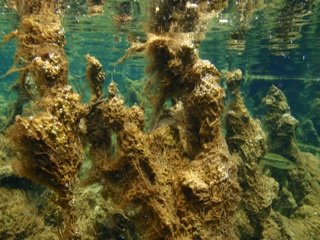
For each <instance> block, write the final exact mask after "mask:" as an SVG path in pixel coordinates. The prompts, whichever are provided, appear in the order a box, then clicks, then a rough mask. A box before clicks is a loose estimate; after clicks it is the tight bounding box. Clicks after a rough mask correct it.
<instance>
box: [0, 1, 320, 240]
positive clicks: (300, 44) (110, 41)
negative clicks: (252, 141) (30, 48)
mask: <svg viewBox="0 0 320 240" xmlns="http://www.w3.org/2000/svg"><path fill="white" fill-rule="evenodd" d="M190 2H197V1H190ZM209 2H210V1H209ZM120 4H123V5H121V6H122V8H119V6H120ZM129 5H130V12H131V14H132V16H133V19H132V21H128V22H118V21H116V20H115V19H114V18H115V16H116V15H117V14H119V11H121V9H122V10H123V8H125V7H123V6H129ZM148 7H149V5H148V1H143V0H140V1H138V0H132V1H116V0H110V1H107V2H106V3H105V4H104V13H103V14H102V15H98V16H91V15H89V14H88V12H87V4H86V2H85V1H66V4H65V5H64V21H63V27H64V30H65V32H66V35H65V37H66V41H67V45H66V46H65V47H64V50H65V52H66V55H67V60H68V62H69V75H68V79H69V83H70V84H71V85H72V87H73V89H74V90H75V91H76V92H77V93H79V94H81V96H82V94H83V96H82V97H83V99H82V101H83V102H85V103H87V102H88V101H89V98H90V89H89V88H88V81H86V76H85V74H86V67H87V65H86V64H87V63H86V60H85V56H86V54H90V55H91V56H94V57H96V58H97V59H99V61H100V62H101V64H102V66H103V70H104V72H105V74H106V80H105V83H104V91H105V92H106V91H107V86H108V85H109V84H110V83H111V82H113V81H114V82H116V83H117V84H118V88H119V92H120V94H121V95H122V96H123V98H124V99H125V100H126V102H127V105H129V106H132V105H133V104H134V103H135V102H134V101H139V99H135V98H134V99H133V100H132V99H131V98H130V95H129V92H130V91H129V88H130V87H131V86H133V85H134V84H133V83H140V85H139V84H137V85H135V87H136V90H137V91H138V92H139V93H141V94H143V93H144V90H143V84H144V83H145V82H146V79H147V76H146V74H145V67H146V65H147V64H148V59H145V57H144V56H143V55H134V56H132V57H130V58H128V59H126V60H125V61H124V62H122V63H120V64H116V63H117V61H118V60H119V59H120V58H121V57H122V56H124V55H125V53H126V50H127V49H128V48H129V47H130V46H131V44H132V42H133V41H141V42H145V41H146V40H147V36H146V28H147V23H148V21H149V19H150V13H149V12H148ZM18 26H19V17H18V15H17V13H16V12H15V11H14V10H13V9H11V8H10V7H8V1H5V0H0V38H4V37H5V36H6V35H8V34H9V33H10V32H12V31H14V30H15V29H17V28H18ZM201 27H203V28H204V29H203V30H204V31H203V32H204V36H203V40H202V41H201V42H199V46H198V49H197V51H198V52H199V56H200V58H201V59H205V60H209V61H210V62H211V63H212V64H214V65H215V66H216V67H217V69H218V71H219V72H220V73H222V80H221V85H222V87H223V88H224V89H225V90H226V92H227V86H226V77H225V73H226V72H227V71H233V70H235V69H238V68H239V69H241V71H242V73H243V80H242V83H241V92H242V95H243V97H244V102H245V104H246V107H247V108H248V110H249V112H250V114H251V115H252V116H253V117H254V118H257V119H259V120H260V121H261V122H262V125H263V129H264V130H265V132H266V134H267V131H266V127H265V126H264V125H265V119H264V116H265V114H266V113H265V110H262V106H261V105H262V104H261V102H262V101H263V99H264V98H265V97H266V95H267V93H268V91H269V89H270V87H271V86H273V85H274V86H276V87H277V88H279V89H280V90H281V91H282V92H283V93H284V95H285V96H286V98H287V102H288V105H289V106H290V111H291V115H292V116H293V117H294V118H296V119H297V120H298V122H299V124H298V126H297V129H295V132H294V134H293V135H294V137H295V138H296V143H297V146H299V148H300V151H301V152H303V153H302V155H300V156H302V157H301V158H302V159H303V160H301V162H299V161H298V163H297V164H296V163H295V164H293V165H292V166H291V165H290V168H289V167H283V166H284V165H285V161H291V160H290V159H289V160H288V159H286V158H284V157H283V156H280V157H278V158H277V157H274V156H275V155H273V157H274V158H273V159H272V163H270V162H269V165H268V159H267V158H266V160H264V166H262V167H261V172H263V174H264V175H265V176H268V177H270V178H274V179H275V181H276V182H277V183H278V184H279V194H278V195H277V197H274V202H273V203H272V205H271V206H270V208H269V210H270V209H271V208H272V210H270V211H271V212H272V213H270V215H271V216H272V217H271V218H272V219H273V220H274V222H277V221H278V222H280V223H279V225H278V226H277V227H278V228H280V227H282V228H281V229H282V233H283V235H282V236H281V237H282V238H278V237H279V236H277V235H275V237H274V238H268V239H291V240H299V239H302V238H301V236H303V237H305V238H304V239H306V240H309V239H310V240H313V239H316V240H318V239H320V237H319V235H317V234H318V233H319V232H320V231H319V229H320V226H319V225H317V224H318V223H319V224H320V220H317V219H319V215H320V212H319V211H320V206H319V205H320V203H319V199H320V196H319V195H317V193H320V191H319V189H320V187H319V185H320V175H318V174H319V173H320V169H319V167H320V159H319V158H320V137H319V136H320V1H319V0H312V1H311V0H309V1H308V0H305V1H304V0H301V1H298V0H278V1H276V0H265V1H250V0H249V1H238V0H230V1H228V6H226V7H225V8H224V10H223V11H222V12H221V13H219V14H218V15H217V16H215V17H214V18H212V19H211V20H210V21H209V23H208V25H206V26H201ZM16 43H17V40H16V39H13V40H11V41H9V42H6V43H4V44H3V46H2V48H1V50H0V108H1V111H0V114H1V123H2V124H1V128H2V129H1V142H0V143H3V144H4V147H2V148H1V149H0V150H1V154H2V158H1V161H0V168H1V167H2V165H3V166H7V165H8V163H9V162H10V160H11V159H10V156H11V155H10V154H12V153H11V152H10V150H8V149H7V147H6V145H5V143H6V140H4V139H3V135H4V134H5V131H6V128H5V127H6V125H5V124H4V123H5V122H6V119H7V118H8V116H10V114H11V113H10V108H12V104H13V102H14V101H15V99H16V97H17V96H16V94H15V93H12V92H11V91H10V90H9V86H10V85H11V84H12V83H13V82H14V81H15V80H16V79H18V77H19V73H12V74H9V75H6V72H7V71H8V70H9V69H10V68H11V67H12V66H13V64H14V58H15V53H16ZM137 86H138V87H141V88H137ZM229 99H230V95H227V98H226V104H225V105H227V100H229ZM138 103H139V104H141V102H138ZM169 106H170V104H169ZM223 117H224V116H223ZM223 117H222V118H221V121H222V122H223V121H224V119H223ZM147 120H148V119H147ZM226 131H227V129H224V132H226ZM113 137H114V136H113ZM6 144H7V143H6ZM114 151H115V150H114ZM8 152H9V153H8ZM86 154H89V153H86ZM281 159H285V160H283V162H282V163H281V162H279V161H281ZM270 161H271V160H270ZM277 161H278V162H277ZM240 164H241V163H239V166H240ZM277 164H278V165H277ZM281 164H282V165H281ZM277 166H278V167H277ZM85 167H86V168H89V167H87V166H85ZM2 169H4V170H2ZM7 169H8V168H1V171H0V188H1V189H2V190H3V192H5V191H7V189H9V190H12V192H11V193H10V194H12V196H18V197H17V199H18V198H19V199H20V198H21V199H24V198H23V197H25V193H21V192H19V191H20V190H21V189H23V190H25V192H26V195H27V197H26V199H29V198H31V199H32V198H35V197H36V198H37V199H38V198H39V199H42V200H43V199H46V197H47V195H48V194H47V193H43V192H44V190H43V189H42V188H40V189H38V188H37V187H34V185H33V183H32V182H30V181H29V180H25V179H23V180H17V178H18V177H17V176H15V175H14V176H11V175H10V174H11V172H10V171H9V170H7ZM239 169H240V170H242V169H241V167H239ZM6 171H9V173H8V172H6ZM83 171H85V170H83ZM290 171H291V172H290ZM295 171H297V172H295ZM298 171H300V172H298ZM288 172H289V173H288ZM117 177H118V176H117ZM300 178H301V179H302V180H301V182H299V181H300V180H297V179H300ZM241 180H243V179H241ZM20 181H22V183H21V182H20ZM99 181H100V183H101V184H103V183H104V181H106V180H105V179H99ZM13 182H18V183H17V185H15V184H13ZM241 187H242V188H243V189H244V190H245V189H246V187H247V186H246V185H245V184H243V185H241ZM34 188H35V189H36V190H34ZM302 188H303V191H304V193H305V192H306V194H305V195H307V194H310V196H311V197H310V198H307V197H306V198H307V200H305V199H303V197H301V196H300V195H299V194H300V193H299V191H300V189H302ZM4 189H5V190H4ZM288 189H289V190H288ZM200 190H201V189H200ZM313 190H314V192H316V194H315V193H314V192H313ZM91 191H92V195H91V196H90V199H89V200H88V202H89V203H90V202H91V203H92V202H93V203H92V204H93V205H94V203H97V202H98V201H101V202H102V201H106V199H104V200H102V197H101V194H100V192H99V191H100V189H99V188H98V187H97V189H90V190H88V192H90V193H91ZM8 194H9V193H8ZM83 194H86V193H83ZM312 194H313V195H312ZM305 195H304V196H305ZM10 196H11V195H10ZM308 196H309V195H308ZM270 198H272V197H270ZM26 199H24V200H21V202H20V200H19V201H17V202H14V203H13V202H12V206H11V205H10V207H12V209H14V210H15V211H16V212H20V211H21V209H20V208H18V207H16V206H17V205H19V204H21V206H24V204H25V205H26V206H27V205H28V204H27V203H25V201H26V202H27V200H26ZM1 201H3V202H0V210H1V211H2V213H3V216H5V215H6V214H7V215H8V216H9V215H10V214H9V213H8V212H6V211H5V210H3V209H4V208H7V205H5V204H4V201H8V202H10V200H8V199H7V200H1ZM95 201H96V202H95ZM88 202H85V204H88ZM314 202H316V203H317V202H318V203H317V204H314ZM10 203H11V202H10ZM103 204H106V205H107V203H106V202H103ZM286 204H287V206H288V208H284V207H283V205H286ZM308 204H309V205H308ZM37 205H39V206H40V207H39V209H40V208H41V210H39V209H37V208H36V206H37ZM44 205H45V204H44V203H43V202H37V203H36V204H35V206H33V205H32V208H30V209H27V211H26V216H23V217H24V218H23V219H26V218H27V216H28V214H30V215H37V214H38V213H39V212H41V214H43V215H44V216H45V217H43V218H44V219H45V220H44V221H45V223H46V224H45V225H46V227H48V228H50V227H52V226H53V227H56V225H57V222H58V220H52V219H54V218H55V217H53V215H54V213H52V212H50V211H53V212H54V207H52V206H49V207H48V206H44ZM97 206H98V204H97ZM136 206H137V205H134V204H132V205H130V206H129V207H128V209H129V210H131V211H132V212H134V211H138V210H136V209H138V207H136ZM2 208H3V209H2ZM42 208H46V209H47V208H48V209H49V210H48V209H47V211H48V212H43V209H42ZM105 208H107V207H105ZM96 209H98V207H96ZM99 209H101V208H99ZM128 209H127V208H126V209H125V210H124V211H129V210H128ZM97 211H98V210H97ZM105 211H106V212H107V211H109V209H108V210H105ZM0 213H1V212H0ZM117 214H119V216H120V217H119V216H118V215H117V216H118V217H119V218H121V216H122V215H121V214H124V213H121V214H120V213H117ZM238 214H239V216H240V217H239V216H238V221H239V222H237V224H238V225H237V227H238V229H240V230H239V231H240V232H241V231H243V234H238V235H239V236H240V237H239V238H240V239H243V240H245V239H252V240H256V239H265V238H263V234H262V235H260V236H259V237H257V236H254V234H253V233H252V232H254V230H252V229H249V227H248V228H246V226H245V224H244V223H245V221H249V220H248V219H245V220H244V221H243V222H244V223H243V222H242V223H241V221H240V220H239V219H241V216H242V215H241V214H242V213H241V211H239V212H238ZM277 214H279V215H277ZM312 214H313V215H312ZM280 215H281V217H279V216H280ZM10 216H12V215H10ZM282 217H283V219H285V220H283V219H282ZM290 217H291V218H292V219H294V220H292V222H294V221H295V220H296V219H297V220H296V222H295V223H294V224H296V225H294V226H295V228H297V229H299V226H300V225H303V222H304V220H305V219H312V220H310V226H311V227H310V229H312V231H313V232H312V231H311V230H310V231H311V232H312V233H310V235H308V234H306V233H305V232H303V231H302V232H303V234H305V235H303V234H302V235H301V233H299V231H297V232H295V231H294V230H292V229H291V228H290V227H288V226H289V225H290V224H292V222H290ZM88 218H89V217H88ZM115 218H116V217H115ZM57 219H58V217H57ZM279 219H281V221H280V220H279ZM288 219H289V220H288ZM314 219H315V220H314ZM1 220H3V218H1V217H0V239H1V236H9V235H6V233H3V232H1V227H2V226H5V224H4V223H2V222H1ZM18 221H19V218H18V217H16V216H15V217H12V224H13V225H14V224H19V223H18ZM126 221H129V220H128V219H127V218H125V219H120V220H119V222H117V218H116V220H115V219H113V218H112V219H111V220H110V219H105V220H103V221H102V223H103V224H102V225H103V226H102V227H101V226H100V228H99V230H101V228H102V229H103V231H104V232H103V231H102V230H101V231H102V232H103V233H101V234H100V235H99V237H96V238H95V237H92V238H90V239H128V240H129V239H144V238H139V235H138V234H135V233H133V232H134V230H132V229H131V228H130V230H128V229H129V225H130V224H131V222H130V223H127V222H126ZM252 221H254V220H252ZM34 222H36V221H34ZM274 222H273V223H274ZM308 223H309V222H308ZM1 224H2V225H1ZM100 224H101V222H100ZM126 224H128V226H127V225H126ZM299 224H300V225H299ZM7 225H8V224H7ZM7 225H6V226H7ZM35 225H36V224H35ZM111 225H112V226H113V225H116V226H115V228H117V229H118V228H119V226H120V227H121V226H122V225H125V227H124V228H123V229H125V228H126V227H127V228H128V229H125V230H123V231H122V230H119V229H118V230H117V231H115V233H113V232H112V231H111V230H110V229H109V228H111V227H110V226H111ZM130 226H131V225H130ZM308 226H309V225H308ZM82 227H83V226H82ZM270 228H271V227H270ZM30 229H32V227H30V226H28V231H30V232H32V230H30ZM35 229H36V228H35ZM283 229H284V230H283ZM288 229H290V231H292V232H290V231H289V230H288ZM301 229H303V227H301ZM25 231H26V232H27V230H25ZM92 231H93V230H92ZM97 231H98V230H97ZM108 231H109V232H108ZM246 231H247V232H246ZM250 231H251V232H250ZM30 232H28V233H26V234H25V235H23V234H22V235H19V237H12V238H10V237H4V238H3V239H33V238H32V233H30ZM43 232H44V231H43ZM49 232H50V231H49ZM53 232H54V231H53ZM110 232H112V233H110ZM119 232H120V233H119ZM250 233H251V234H252V235H250ZM1 234H3V235H1ZM28 234H29V235H28ZM39 236H40V237H38V238H37V239H57V236H56V235H55V236H52V238H50V237H48V236H46V237H45V238H41V235H39ZM92 236H97V235H94V234H92ZM88 239H89V238H88ZM146 239H148V238H146ZM149 239H150V238H149ZM151 239H152V238H151ZM168 239H170V238H168ZM199 239H200V238H199ZM203 239H206V238H203ZM217 239H218V238H217Z"/></svg>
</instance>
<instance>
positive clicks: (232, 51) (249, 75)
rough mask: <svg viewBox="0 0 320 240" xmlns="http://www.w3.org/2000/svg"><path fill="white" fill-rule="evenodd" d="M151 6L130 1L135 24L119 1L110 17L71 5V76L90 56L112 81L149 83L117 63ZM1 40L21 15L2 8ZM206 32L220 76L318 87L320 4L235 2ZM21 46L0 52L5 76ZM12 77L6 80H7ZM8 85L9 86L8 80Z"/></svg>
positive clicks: (137, 61)
mask: <svg viewBox="0 0 320 240" xmlns="http://www.w3.org/2000/svg"><path fill="white" fill-rule="evenodd" d="M147 3H148V1H132V4H131V5H130V8H131V10H130V11H132V12H133V14H132V15H133V20H132V21H128V22H117V21H116V20H115V16H116V15H117V14H118V13H119V9H120V6H122V7H123V5H120V4H121V1H109V2H108V3H106V4H105V6H104V14H103V15H99V16H90V14H88V10H87V5H86V2H85V1H70V2H67V4H66V5H65V17H64V27H65V31H66V39H67V42H68V44H67V45H66V47H65V51H66V53H67V56H68V60H69V62H70V77H71V78H72V79H74V78H76V79H78V78H81V76H83V74H84V73H85V67H86V66H85V60H84V56H85V55H86V54H87V53H89V54H91V55H93V56H96V57H97V58H98V59H100V61H101V62H102V64H103V66H104V69H105V71H106V73H107V76H108V80H109V81H110V80H111V79H112V80H115V81H118V82H121V81H122V80H125V79H126V78H129V79H141V78H143V73H144V72H143V69H144V66H145V61H144V59H143V58H142V57H135V58H133V59H129V60H127V61H126V62H124V63H122V64H121V65H119V66H115V62H116V61H117V60H118V59H119V58H120V57H121V56H123V55H124V53H125V51H126V49H127V48H128V47H129V46H130V43H129V41H128V40H132V39H144V38H145V34H144V28H145V24H146V22H147V21H148V14H147V12H148V4H147ZM0 7H1V8H0V9H1V11H0V12H1V17H0V25H1V36H2V37H4V36H5V35H6V34H8V33H10V32H11V31H13V30H15V29H16V28H17V24H18V16H17V15H16V13H15V11H14V10H12V9H10V8H8V7H6V4H5V1H2V2H1V6H0ZM206 27H207V31H208V32H207V33H206V37H205V40H204V41H203V42H202V43H201V46H200V55H201V57H202V58H204V59H208V60H210V61H211V62H213V63H214V64H215V65H216V66H217V67H218V69H219V70H220V71H224V70H232V69H234V68H241V69H242V71H243V72H244V73H245V74H244V75H245V76H246V80H256V79H260V80H274V79H283V80H286V79H288V80H303V81H304V80H318V79H320V72H319V67H318V66H319V61H320V60H319V59H320V58H319V55H320V34H319V32H320V10H319V1H246V2H244V1H229V4H228V7H227V8H225V10H224V11H223V12H222V13H221V14H219V15H218V16H217V18H214V19H213V20H212V21H211V22H210V24H209V26H206ZM14 53H15V42H14V41H11V42H8V43H6V44H5V45H4V48H2V51H1V60H2V64H1V66H0V74H1V75H3V74H4V73H5V72H6V71H7V70H8V69H9V68H10V67H11V66H12V64H13V58H14ZM11 78H14V77H13V76H8V77H7V79H11ZM8 81H9V80H8Z"/></svg>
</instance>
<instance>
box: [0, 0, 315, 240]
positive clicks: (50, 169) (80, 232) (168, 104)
mask: <svg viewBox="0 0 320 240" xmlns="http://www.w3.org/2000/svg"><path fill="white" fill-rule="evenodd" d="M13 2H14V5H13V6H14V8H15V9H16V10H17V12H18V14H19V17H20V24H19V27H18V29H17V31H15V32H13V33H12V34H11V35H9V36H8V37H7V38H6V39H5V41H7V40H9V39H11V38H17V52H16V56H15V66H14V67H13V68H12V69H11V70H10V71H9V72H8V73H10V72H15V71H18V72H19V73H20V77H19V79H18V80H17V81H16V83H15V84H14V85H13V87H12V89H14V90H15V91H17V92H18V94H19V97H18V99H17V103H16V105H15V106H16V109H17V110H16V111H15V114H14V118H11V119H9V120H8V129H7V131H6V138H7V139H8V140H10V141H11V144H12V145H13V146H12V147H11V152H10V156H11V157H12V160H11V165H12V168H13V170H14V172H15V173H16V174H18V175H19V176H20V177H25V178H26V179H29V180H31V181H32V182H34V183H40V184H41V186H44V187H45V188H43V187H40V186H38V187H37V189H38V190H37V191H39V192H41V193H40V194H39V196H38V197H39V199H41V202H40V203H39V208H38V209H37V207H36V205H35V204H34V203H30V206H31V207H30V206H28V208H27V207H26V209H27V210H26V211H28V212H32V211H38V213H39V214H35V217H33V218H32V220H31V221H30V223H29V224H27V223H26V222H27V221H26V218H25V216H21V217H20V219H21V221H22V222H21V228H24V230H23V231H24V234H21V232H19V231H18V230H17V229H12V225H11V224H10V226H9V225H8V224H4V226H3V228H2V230H0V237H2V238H4V239H6V238H12V239H18V238H25V239H32V237H33V236H37V237H38V238H41V239H204V240H205V239H217V240H218V239H251V238H256V239H270V238H271V239H284V238H286V239H299V237H301V236H302V235H301V232H303V231H305V230H308V231H309V232H310V236H318V235H319V233H318V232H319V230H317V229H315V228H314V226H316V225H317V224H318V221H319V219H318V218H317V217H316V216H313V217H311V218H309V220H308V224H306V225H305V226H304V229H303V230H301V232H299V231H297V230H296V229H294V228H292V227H290V224H292V225H293V226H298V225H299V224H300V223H301V221H304V216H306V214H307V213H308V212H310V211H318V209H319V203H317V201H316V197H317V196H319V193H320V190H319V189H320V188H319V182H317V181H316V180H315V179H313V178H311V177H310V176H309V175H308V172H309V171H311V169H310V165H309V163H310V162H315V161H316V160H315V158H314V157H313V156H312V155H307V154H305V153H302V152H300V150H299V148H298V147H297V144H296V140H295V129H296V126H297V124H298V122H297V121H296V120H295V119H294V117H292V116H291V115H290V107H289V106H288V104H287V102H286V98H285V96H284V95H283V93H281V91H280V90H279V89H277V88H275V87H272V88H271V89H270V91H269V93H268V95H267V96H266V98H265V99H264V100H263V102H262V104H261V108H263V109H265V110H264V111H265V118H264V119H263V122H264V123H265V127H266V132H267V133H268V134H267V135H266V134H265V132H264V131H263V129H262V127H261V123H260V121H259V120H255V119H253V118H252V117H251V115H250V113H249V111H248V110H247V109H246V106H245V104H244V101H243V97H242V94H241V91H240V83H241V79H242V73H241V71H240V70H235V71H232V72H230V73H226V75H225V80H226V84H227V87H228V92H229V94H230V98H231V99H230V100H229V102H228V106H227V107H226V108H225V97H226V93H225V91H224V89H223V88H222V87H221V83H220V81H221V77H222V75H221V73H220V72H219V71H218V69H216V67H215V66H214V65H213V64H212V63H210V62H209V61H207V60H203V59H201V58H200V57H199V55H198V47H199V45H200V43H201V41H202V40H203V39H204V37H205V33H206V27H205V25H206V24H208V21H209V20H210V19H212V18H213V17H214V16H216V15H217V14H218V13H220V12H221V11H222V10H223V9H224V8H225V7H226V6H227V1H207V0H206V1H202V0H199V1H193V2H190V1H175V0H173V1H170V0H165V1H160V0H159V1H157V0H153V1H150V3H149V8H148V11H149V15H150V18H149V22H148V24H147V27H146V36H147V39H146V41H145V42H134V43H133V44H132V46H131V47H130V48H129V49H128V50H127V53H126V55H125V56H124V57H123V58H121V59H120V60H119V61H118V64H121V62H123V61H125V60H126V59H127V58H130V57H131V56H132V55H134V54H140V55H143V56H144V57H146V58H147V59H148V64H147V66H146V68H145V69H146V70H145V74H146V76H147V81H146V83H145V86H144V92H145V96H146V97H145V98H146V99H145V101H148V102H149V103H150V104H149V105H150V108H151V110H152V111H149V109H148V111H149V112H151V113H150V116H149V115H148V118H146V117H145V116H146V109H145V106H143V105H140V106H139V105H138V104H134V105H133V106H131V107H129V106H127V105H126V104H125V100H124V98H123V97H122V96H121V94H120V93H119V91H118V89H117V84H116V83H115V82H111V83H110V84H109V85H108V88H107V94H106V95H105V93H104V91H103V83H104V81H105V73H104V72H103V68H102V64H101V63H100V62H99V60H98V59H96V58H95V57H94V56H90V55H89V54H88V55H86V56H85V59H86V60H87V73H86V78H87V79H88V81H89V82H90V88H91V97H90V100H89V102H88V103H82V102H81V97H80V95H79V93H76V92H75V91H74V90H73V89H72V87H71V86H70V85H69V83H68V62H67V60H66V54H65V52H64V46H65V44H66V41H65V39H64V35H65V33H64V30H63V27H62V21H63V13H64V11H63V8H64V4H65V3H64V2H63V1H51V0H44V1H32V0H29V1H27V0H24V1H13ZM103 4H104V1H97V3H96V5H95V2H94V1H88V6H89V13H88V14H90V15H92V16H93V15H96V14H103ZM129 17H130V16H129ZM21 59H23V61H21ZM28 104H29V105H28ZM149 105H148V107H149ZM24 106H25V107H24ZM223 113H224V119H223V121H224V123H225V126H226V134H225V136H224V134H223V131H222V115H223ZM276 143H278V145H276ZM279 144H282V145H279ZM12 149H13V150H14V152H12ZM267 151H269V152H272V153H269V155H266V153H267ZM8 156H9V155H8ZM267 156H268V157H269V159H271V160H269V162H270V161H272V160H273V161H274V162H275V163H273V167H272V168H270V165H271V164H269V167H268V165H267V166H265V167H264V168H262V167H261V164H259V162H260V161H261V160H262V159H263V157H265V160H264V161H265V162H267V161H268V158H267ZM283 159H285V160H286V161H289V163H290V164H291V165H290V166H292V167H290V168H289V167H283V166H286V165H285V163H284V162H282V168H277V166H279V161H281V160H283ZM306 159H308V161H309V163H307V162H306ZM277 162H278V165H277ZM88 163H90V165H91V167H90V170H87V166H86V164H88ZM289 163H288V162H287V164H289ZM271 166H272V165H271ZM6 171H7V170H6ZM281 171H282V172H281ZM7 172H8V171H7ZM7 172H6V173H5V174H7V175H6V177H8V175H10V173H7ZM280 173H281V174H280ZM312 173H313V174H314V175H317V174H318V176H320V174H319V169H313V170H312ZM80 175H81V176H80ZM12 176H14V178H19V177H18V176H16V175H13V174H12ZM12 176H10V177H12ZM283 176H285V177H283ZM299 178H302V179H303V181H304V182H307V183H308V184H307V185H308V186H309V187H308V186H307V185H304V184H303V183H302V182H301V179H299ZM287 179H290V181H291V184H289V183H288V181H287ZM32 182H29V184H30V185H32V184H33V183H32ZM310 186H311V187H310ZM297 188H299V189H302V191H301V192H298V191H297V190H296V189H297ZM48 189H49V190H48ZM4 191H5V192H10V191H8V190H7V189H5V190H4ZM35 192H36V191H35ZM43 193H45V195H46V196H44V194H43ZM9 194H12V196H17V198H19V196H22V197H23V193H22V191H18V190H15V191H12V192H10V193H9ZM42 194H43V195H42ZM39 201H40V200H39ZM26 202H27V200H25V201H24V200H22V201H20V202H19V201H16V202H14V203H16V204H20V203H21V204H23V205H27V203H26ZM10 204H11V205H12V204H13V202H12V203H10ZM11 205H10V206H11ZM13 205H14V204H13ZM284 205H285V206H284ZM7 206H9V205H8V204H7ZM35 209H37V210H35ZM18 211H19V209H17V208H13V211H12V213H8V212H5V214H8V215H10V214H11V215H10V216H12V219H14V221H17V223H15V224H19V222H18V221H19V220H18V219H19V216H17V212H18ZM290 217H291V218H290ZM0 219H1V218H0ZM34 226H38V227H34ZM32 229H34V232H32ZM16 230H17V231H16Z"/></svg>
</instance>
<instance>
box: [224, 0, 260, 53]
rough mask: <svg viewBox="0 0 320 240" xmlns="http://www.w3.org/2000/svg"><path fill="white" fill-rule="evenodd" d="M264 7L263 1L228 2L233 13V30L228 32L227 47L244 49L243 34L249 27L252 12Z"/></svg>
mask: <svg viewBox="0 0 320 240" xmlns="http://www.w3.org/2000/svg"><path fill="white" fill-rule="evenodd" d="M263 7H264V3H263V1H261V0H259V1H252V0H245V1H243V0H240V1H238V0H236V1H235V0H233V1H231V3H230V8H231V11H232V12H233V13H234V14H235V30H233V31H232V32H230V35H231V38H230V40H229V45H230V46H229V49H234V50H244V49H245V43H246V40H245V34H246V31H248V30H249V29H250V22H251V20H252V17H253V13H254V12H255V11H257V10H259V9H261V8H263Z"/></svg>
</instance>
